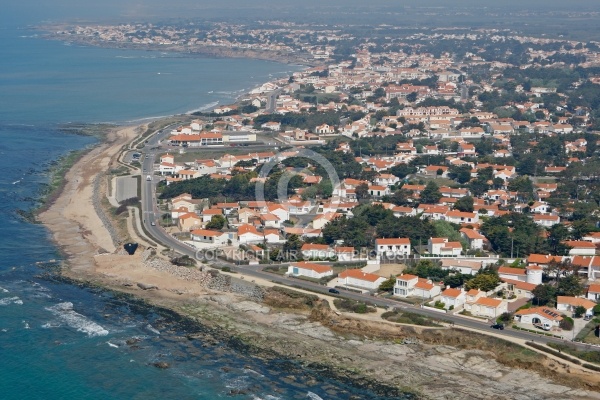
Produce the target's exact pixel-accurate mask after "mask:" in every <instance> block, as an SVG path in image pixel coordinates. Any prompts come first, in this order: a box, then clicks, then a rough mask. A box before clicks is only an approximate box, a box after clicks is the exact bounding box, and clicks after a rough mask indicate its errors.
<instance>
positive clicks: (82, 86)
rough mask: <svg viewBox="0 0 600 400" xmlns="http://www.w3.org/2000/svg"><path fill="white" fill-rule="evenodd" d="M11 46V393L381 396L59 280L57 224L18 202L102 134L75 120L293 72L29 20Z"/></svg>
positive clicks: (174, 109)
mask: <svg viewBox="0 0 600 400" xmlns="http://www.w3.org/2000/svg"><path fill="white" fill-rule="evenodd" d="M0 54H2V57H0V199H1V201H0V215H1V216H2V229H0V398H2V399H4V400H7V399H217V398H240V399H303V398H312V399H319V398H323V399H344V398H350V397H351V396H355V397H354V398H365V399H376V398H379V397H377V396H375V395H374V394H373V393H370V392H368V391H366V390H362V389H360V388H356V387H352V386H350V385H347V384H345V383H342V382H338V381H335V380H332V379H329V378H326V377H323V376H321V375H320V374H319V373H318V372H317V371H311V370H302V369H298V368H296V366H295V365H294V363H291V362H288V361H286V360H279V361H270V362H264V361H260V360H258V359H255V358H253V357H251V356H249V355H248V354H245V353H244V352H243V351H242V350H241V349H238V348H236V347H235V346H232V345H230V344H228V343H213V344H211V345H210V346H205V343H202V341H201V340H187V339H185V335H186V333H188V332H187V329H188V328H187V327H186V326H182V325H181V324H180V323H178V322H177V321H176V319H173V318H171V317H170V316H169V315H165V313H164V312H162V311H160V310H156V309H152V308H148V307H144V306H141V305H139V304H138V303H137V302H135V301H132V300H131V299H127V298H122V297H120V296H118V295H116V294H114V293H110V292H107V291H103V290H97V289H90V288H85V287H80V286H78V285H73V284H69V283H67V282H64V281H63V280H61V279H58V278H57V277H56V276H55V274H54V273H53V272H52V269H51V266H52V265H54V264H56V262H57V261H59V260H60V255H59V253H58V251H57V249H56V248H55V247H54V246H53V244H52V243H51V242H50V240H49V236H48V232H47V231H46V230H45V228H44V227H43V226H41V225H37V224H32V223H29V222H27V221H26V220H24V219H23V218H22V217H20V216H19V214H18V213H17V212H16V211H17V210H28V209H31V208H33V207H35V206H36V205H37V202H36V198H37V197H38V196H39V194H40V191H41V190H42V188H43V185H44V183H46V182H47V180H48V177H47V173H46V171H47V169H48V167H49V166H50V164H51V163H52V162H53V161H54V160H56V159H57V158H58V157H60V156H61V155H64V154H66V153H67V152H69V151H70V150H74V149H81V148H84V147H86V146H90V145H93V144H94V143H95V139H93V138H90V137H84V136H75V135H69V134H66V133H63V132H61V130H60V129H59V127H60V126H61V125H62V124H64V123H69V122H82V123H87V122H117V123H126V122H128V121H135V120H141V119H144V118H147V117H156V116H162V115H169V114H177V113H183V112H187V111H190V110H194V109H199V108H202V107H203V106H209V105H214V104H217V103H227V102H231V101H233V99H234V98H235V97H236V96H237V95H238V94H240V93H242V92H244V91H245V90H248V89H249V88H251V87H254V86H256V85H258V84H260V83H262V82H265V81H267V80H268V77H269V76H278V75H281V76H283V75H286V74H289V73H290V71H292V70H293V68H291V67H290V66H287V65H284V64H278V63H274V62H266V61H256V60H242V59H209V58H189V57H182V56H179V55H173V54H166V53H159V52H146V51H132V50H115V49H101V48H92V47H85V46H78V45H73V44H69V43H63V42H60V41H47V40H44V39H42V38H40V36H39V33H36V32H35V31H30V30H17V29H4V30H0ZM54 260H56V261H54ZM40 262H41V263H42V264H40ZM161 362H165V363H167V364H168V365H169V366H170V368H168V369H160V368H157V367H156V366H155V364H156V363H161Z"/></svg>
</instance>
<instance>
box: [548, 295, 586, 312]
mask: <svg viewBox="0 0 600 400" xmlns="http://www.w3.org/2000/svg"><path fill="white" fill-rule="evenodd" d="M579 306H581V307H583V308H585V314H593V311H592V310H593V309H594V307H595V306H596V303H594V302H593V301H591V300H589V299H584V298H581V297H572V296H557V297H556V309H557V310H558V311H570V312H574V311H575V309H576V308H577V307H579Z"/></svg>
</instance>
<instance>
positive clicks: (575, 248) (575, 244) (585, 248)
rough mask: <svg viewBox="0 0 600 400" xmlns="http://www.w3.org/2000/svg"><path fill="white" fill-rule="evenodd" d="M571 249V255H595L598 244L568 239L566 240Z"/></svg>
mask: <svg viewBox="0 0 600 400" xmlns="http://www.w3.org/2000/svg"><path fill="white" fill-rule="evenodd" d="M564 243H565V244H566V245H567V246H569V247H570V248H571V249H570V250H569V255H570V256H593V255H596V245H595V244H594V243H592V242H586V241H584V240H567V241H565V242H564Z"/></svg>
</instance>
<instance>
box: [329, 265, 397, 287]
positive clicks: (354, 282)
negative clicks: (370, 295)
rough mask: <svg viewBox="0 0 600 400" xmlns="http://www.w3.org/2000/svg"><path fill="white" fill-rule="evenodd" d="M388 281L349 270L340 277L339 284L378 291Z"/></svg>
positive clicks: (356, 270)
mask: <svg viewBox="0 0 600 400" xmlns="http://www.w3.org/2000/svg"><path fill="white" fill-rule="evenodd" d="M385 281H386V279H385V278H384V277H381V276H379V275H375V274H370V273H367V272H363V271H361V270H360V269H347V270H345V271H344V272H342V273H340V274H339V275H338V282H339V283H340V284H342V285H344V286H354V287H358V288H361V289H367V290H377V289H378V288H379V285H381V284H382V283H383V282H385Z"/></svg>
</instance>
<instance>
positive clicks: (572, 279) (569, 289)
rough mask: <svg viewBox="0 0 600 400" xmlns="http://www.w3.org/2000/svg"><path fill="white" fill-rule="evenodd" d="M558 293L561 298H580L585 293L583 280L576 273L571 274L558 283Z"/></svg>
mask: <svg viewBox="0 0 600 400" xmlns="http://www.w3.org/2000/svg"><path fill="white" fill-rule="evenodd" d="M556 293H557V294H558V295H559V296H579V295H581V294H582V293H583V284H582V283H581V279H579V276H578V275H577V274H575V273H572V274H569V275H567V276H565V277H563V278H560V280H559V281H558V287H557V288H556Z"/></svg>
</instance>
